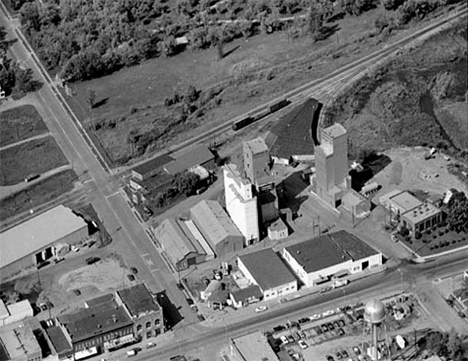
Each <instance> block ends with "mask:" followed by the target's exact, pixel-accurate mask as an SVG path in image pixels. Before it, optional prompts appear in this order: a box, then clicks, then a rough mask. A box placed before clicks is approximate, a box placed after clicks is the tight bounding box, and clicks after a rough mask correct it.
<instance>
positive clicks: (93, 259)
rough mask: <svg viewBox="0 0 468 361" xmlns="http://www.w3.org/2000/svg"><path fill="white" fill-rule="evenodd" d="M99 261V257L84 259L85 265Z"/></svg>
mask: <svg viewBox="0 0 468 361" xmlns="http://www.w3.org/2000/svg"><path fill="white" fill-rule="evenodd" d="M100 260H101V259H100V258H99V257H89V258H86V264H94V263H96V262H99V261H100Z"/></svg>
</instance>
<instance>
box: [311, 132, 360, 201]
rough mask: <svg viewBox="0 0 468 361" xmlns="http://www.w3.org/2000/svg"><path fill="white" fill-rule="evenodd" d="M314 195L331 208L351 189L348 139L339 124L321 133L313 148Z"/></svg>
mask: <svg viewBox="0 0 468 361" xmlns="http://www.w3.org/2000/svg"><path fill="white" fill-rule="evenodd" d="M315 168H316V174H315V177H314V187H315V194H316V195H317V196H318V197H319V198H321V199H322V200H323V201H325V202H326V203H327V204H328V205H330V206H331V207H333V208H338V207H339V206H340V205H341V203H342V198H343V196H344V195H345V194H346V192H348V190H349V189H350V188H351V177H350V176H349V175H348V171H349V167H348V137H347V133H346V129H345V128H344V127H343V126H342V125H341V124H338V123H337V124H334V125H332V126H330V127H328V128H325V129H323V130H322V132H321V144H320V145H319V146H317V147H315Z"/></svg>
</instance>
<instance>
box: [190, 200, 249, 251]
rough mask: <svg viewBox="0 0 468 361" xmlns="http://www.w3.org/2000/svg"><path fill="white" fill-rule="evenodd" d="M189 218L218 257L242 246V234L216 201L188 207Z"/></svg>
mask: <svg viewBox="0 0 468 361" xmlns="http://www.w3.org/2000/svg"><path fill="white" fill-rule="evenodd" d="M190 218H191V219H192V221H193V222H194V223H195V225H196V226H197V228H198V229H199V230H200V232H201V234H202V235H203V237H204V238H205V239H206V241H207V242H208V243H209V245H210V247H211V248H212V249H213V251H214V252H215V254H216V255H217V256H218V257H221V256H224V255H226V254H228V253H234V252H237V251H240V250H241V249H242V248H243V247H244V236H243V235H242V233H240V231H239V230H238V229H237V227H236V225H235V224H234V222H233V221H232V220H231V218H229V216H228V215H227V213H226V212H225V211H224V209H223V208H222V207H221V205H220V204H219V203H218V202H217V201H211V200H203V201H201V202H199V203H197V204H196V205H195V206H194V207H192V208H191V209H190Z"/></svg>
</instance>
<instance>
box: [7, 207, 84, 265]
mask: <svg viewBox="0 0 468 361" xmlns="http://www.w3.org/2000/svg"><path fill="white" fill-rule="evenodd" d="M84 227H87V225H86V222H85V221H84V219H83V218H81V217H79V216H77V215H75V214H74V213H73V212H72V210H71V209H69V208H67V207H65V206H63V205H59V206H57V207H55V208H52V209H50V210H48V211H46V212H44V213H41V214H40V215H38V216H36V217H34V218H32V219H30V220H28V221H26V222H23V223H21V224H19V225H18V226H16V227H14V228H11V229H9V230H7V231H5V232H3V233H0V249H1V250H2V251H1V252H0V268H3V267H5V266H7V265H9V264H11V263H13V262H15V261H17V260H19V259H22V258H23V257H26V256H27V255H29V254H31V253H33V252H35V251H38V250H41V249H42V248H44V247H46V246H48V245H49V244H52V243H54V242H56V241H58V240H60V239H62V238H64V237H65V236H68V235H69V234H71V233H73V232H76V231H77V230H79V229H82V228H84Z"/></svg>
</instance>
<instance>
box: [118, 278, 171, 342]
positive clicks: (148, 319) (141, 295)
mask: <svg viewBox="0 0 468 361" xmlns="http://www.w3.org/2000/svg"><path fill="white" fill-rule="evenodd" d="M115 301H116V303H117V304H118V305H119V306H122V307H123V308H124V309H125V310H126V311H127V314H128V315H129V316H130V318H131V319H132V321H133V334H134V335H135V337H136V338H137V339H139V340H147V339H149V338H151V337H156V336H159V335H160V334H162V333H164V316H163V310H162V307H161V306H160V305H159V304H158V302H157V300H156V299H155V298H154V297H153V296H152V295H151V293H150V292H149V291H148V289H147V288H146V286H145V285H144V284H143V283H140V284H138V285H136V286H133V287H130V288H125V289H123V290H120V291H117V292H116V297H115Z"/></svg>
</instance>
